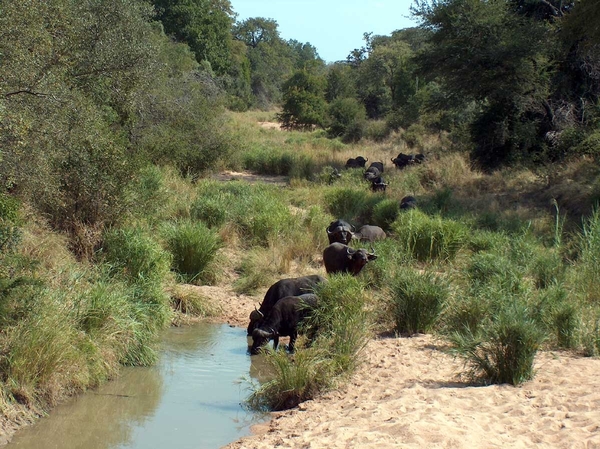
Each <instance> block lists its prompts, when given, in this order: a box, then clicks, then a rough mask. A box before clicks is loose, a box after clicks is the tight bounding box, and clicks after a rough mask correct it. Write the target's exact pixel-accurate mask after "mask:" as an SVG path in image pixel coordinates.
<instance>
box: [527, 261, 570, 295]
mask: <svg viewBox="0 0 600 449" xmlns="http://www.w3.org/2000/svg"><path fill="white" fill-rule="evenodd" d="M530 270H531V274H532V276H533V278H534V280H535V285H536V287H537V288H548V287H549V286H551V285H554V284H559V283H562V282H563V280H564V278H565V266H564V265H563V263H562V260H561V258H560V256H559V255H558V254H557V253H549V254H543V255H540V256H538V257H536V258H535V259H534V260H533V262H532V264H531V268H530Z"/></svg>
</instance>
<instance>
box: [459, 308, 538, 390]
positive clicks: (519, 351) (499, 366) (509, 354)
mask: <svg viewBox="0 0 600 449" xmlns="http://www.w3.org/2000/svg"><path fill="white" fill-rule="evenodd" d="M451 341H452V343H453V345H454V352H455V354H457V355H458V356H459V357H461V358H463V359H464V360H465V364H466V366H467V367H468V374H469V376H470V377H471V378H472V379H474V380H481V381H483V382H485V383H487V384H500V383H509V384H512V385H520V384H521V383H523V382H525V381H527V380H530V379H531V378H532V377H533V375H534V371H533V362H534V358H535V355H536V353H537V350H538V349H539V346H540V344H541V343H542V341H543V336H542V333H541V332H540V331H539V329H538V327H537V326H536V323H535V322H534V321H533V320H532V319H531V318H530V317H529V313H528V311H527V309H526V308H525V307H524V306H522V305H519V304H516V303H515V304H513V306H512V307H505V308H503V309H502V310H501V311H500V312H499V313H498V315H496V316H495V319H494V320H492V321H491V322H490V323H489V324H488V325H486V326H484V327H483V328H482V331H481V333H480V334H479V335H474V334H469V333H455V334H453V335H452V338H451Z"/></svg>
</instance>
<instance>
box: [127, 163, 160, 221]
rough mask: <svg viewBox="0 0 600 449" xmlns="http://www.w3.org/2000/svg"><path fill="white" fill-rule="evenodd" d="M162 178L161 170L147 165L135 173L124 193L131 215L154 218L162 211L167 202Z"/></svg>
mask: <svg viewBox="0 0 600 449" xmlns="http://www.w3.org/2000/svg"><path fill="white" fill-rule="evenodd" d="M164 178H165V175H163V170H162V169H161V168H159V167H158V166H156V165H148V166H146V167H144V168H142V169H141V170H140V171H139V172H138V173H137V176H136V177H135V178H134V179H133V181H132V182H131V183H129V185H128V187H127V191H126V195H127V202H128V203H129V204H131V209H130V210H132V211H133V215H135V216H144V217H155V216H157V215H158V214H159V213H160V211H161V209H164V205H165V204H167V203H168V200H169V197H168V195H169V192H168V191H167V188H166V186H165V179H164Z"/></svg>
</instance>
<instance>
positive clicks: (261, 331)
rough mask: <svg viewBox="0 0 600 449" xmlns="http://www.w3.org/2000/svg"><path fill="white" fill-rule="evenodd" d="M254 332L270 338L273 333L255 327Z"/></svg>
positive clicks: (258, 335)
mask: <svg viewBox="0 0 600 449" xmlns="http://www.w3.org/2000/svg"><path fill="white" fill-rule="evenodd" d="M252 334H253V335H256V336H257V337H262V338H270V337H271V336H272V335H273V334H271V333H270V332H267V331H265V330H263V329H254V332H253V333H252Z"/></svg>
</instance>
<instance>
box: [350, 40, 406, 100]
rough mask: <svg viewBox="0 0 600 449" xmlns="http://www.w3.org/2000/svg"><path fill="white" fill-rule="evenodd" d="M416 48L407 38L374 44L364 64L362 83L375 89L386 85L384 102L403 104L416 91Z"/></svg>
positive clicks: (361, 72) (383, 87) (372, 89)
mask: <svg viewBox="0 0 600 449" xmlns="http://www.w3.org/2000/svg"><path fill="white" fill-rule="evenodd" d="M413 71H414V67H413V64H412V51H411V49H410V46H409V45H408V44H407V43H406V42H402V41H395V42H390V43H387V44H385V45H378V46H376V47H374V48H373V51H372V52H371V53H370V55H369V58H368V59H367V60H366V61H365V62H364V63H363V64H362V65H361V67H360V75H359V77H360V84H361V85H363V86H371V88H370V90H371V91H380V90H381V89H384V91H385V92H384V94H383V95H384V99H383V100H382V101H381V103H382V104H385V103H389V102H391V103H392V104H393V105H395V106H401V105H402V104H404V103H406V101H407V99H408V98H409V97H410V96H411V95H413V94H414V91H415V87H414V83H413V82H412V72H413Z"/></svg>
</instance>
